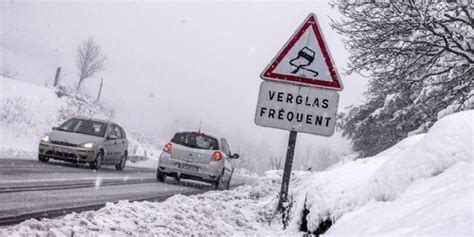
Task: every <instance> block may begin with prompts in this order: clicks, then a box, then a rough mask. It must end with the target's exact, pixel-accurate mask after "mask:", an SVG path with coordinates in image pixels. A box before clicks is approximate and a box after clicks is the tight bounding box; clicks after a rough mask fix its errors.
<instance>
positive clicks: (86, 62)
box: [76, 38, 106, 90]
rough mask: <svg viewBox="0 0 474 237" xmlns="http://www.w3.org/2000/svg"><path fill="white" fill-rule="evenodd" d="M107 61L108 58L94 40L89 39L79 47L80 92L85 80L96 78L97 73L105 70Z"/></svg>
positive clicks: (77, 61) (77, 65)
mask: <svg viewBox="0 0 474 237" xmlns="http://www.w3.org/2000/svg"><path fill="white" fill-rule="evenodd" d="M105 59H106V57H105V56H104V55H103V54H102V51H101V48H100V45H98V44H96V43H95V42H94V39H93V38H89V39H88V40H87V41H84V42H82V44H81V45H79V46H78V47H77V54H76V67H77V69H78V76H79V83H78V84H77V89H78V90H79V88H80V87H81V84H82V82H83V81H84V80H86V79H88V78H91V77H94V76H95V75H96V74H97V73H99V72H101V71H103V70H104V62H105Z"/></svg>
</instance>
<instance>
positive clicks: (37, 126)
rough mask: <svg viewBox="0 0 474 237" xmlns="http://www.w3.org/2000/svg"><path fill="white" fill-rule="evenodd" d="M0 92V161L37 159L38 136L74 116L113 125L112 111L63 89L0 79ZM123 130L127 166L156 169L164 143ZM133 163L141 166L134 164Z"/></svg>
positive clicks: (83, 96) (132, 131) (76, 93)
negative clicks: (104, 121)
mask: <svg viewBox="0 0 474 237" xmlns="http://www.w3.org/2000/svg"><path fill="white" fill-rule="evenodd" d="M0 92H1V93H0V108H1V110H0V132H1V134H0V158H22V159H36V155H37V148H38V147H37V146H38V142H39V139H40V138H41V136H43V135H44V134H45V133H47V132H49V131H51V127H54V126H58V125H59V124H61V123H62V122H64V121H65V120H66V119H68V118H70V117H73V116H82V117H91V118H98V119H110V120H113V121H114V112H113V110H112V109H110V108H108V107H106V106H104V105H103V104H101V103H96V102H94V101H93V100H92V99H91V98H89V97H87V96H85V95H83V94H80V93H78V92H76V91H71V90H68V89H65V88H54V87H45V86H38V85H34V84H31V83H27V82H23V81H19V80H13V79H9V78H6V77H2V76H0ZM116 122H120V121H116ZM125 130H126V131H127V136H128V140H129V144H130V145H129V155H130V156H131V157H130V158H131V159H130V160H131V161H132V162H129V163H128V165H135V166H151V167H156V162H157V159H158V157H159V154H160V152H161V147H160V146H161V144H162V143H163V142H162V141H157V140H156V139H154V138H151V137H148V136H145V135H143V134H140V133H139V132H136V131H134V130H131V129H127V127H125ZM144 157H146V158H150V159H143V158H144ZM135 160H140V161H141V162H136V163H133V161H135Z"/></svg>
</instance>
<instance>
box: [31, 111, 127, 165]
mask: <svg viewBox="0 0 474 237" xmlns="http://www.w3.org/2000/svg"><path fill="white" fill-rule="evenodd" d="M127 148H128V141H127V136H126V134H125V131H124V130H123V128H122V127H120V126H119V125H117V124H115V123H112V122H110V121H104V120H97V119H86V118H71V119H69V120H67V121H66V122H64V123H63V124H61V125H60V126H59V127H54V128H53V131H52V132H49V133H47V134H46V135H45V136H43V137H42V138H41V141H40V144H39V149H38V159H39V161H41V162H48V160H49V159H57V160H64V161H70V162H74V163H89V164H90V166H91V168H93V169H99V168H100V166H101V165H107V164H109V165H115V168H116V169H117V170H123V168H124V167H125V163H126V162H127V155H128V153H127Z"/></svg>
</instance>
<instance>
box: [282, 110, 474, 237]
mask: <svg viewBox="0 0 474 237" xmlns="http://www.w3.org/2000/svg"><path fill="white" fill-rule="evenodd" d="M473 115H474V111H465V112H460V113H456V114H453V115H450V116H447V117H445V118H443V119H441V120H440V121H438V122H437V123H436V124H435V125H434V126H433V127H432V128H431V129H430V131H429V132H428V133H427V134H426V135H424V134H421V135H416V136H411V137H408V138H407V139H405V140H403V141H402V142H400V143H398V144H397V145H395V146H394V147H392V148H390V149H388V150H386V151H384V152H382V153H380V154H378V155H376V156H374V157H370V158H366V159H359V160H356V161H354V162H349V163H347V164H344V165H341V166H336V167H334V168H332V169H330V170H328V171H325V172H320V173H315V174H314V175H313V176H312V177H310V178H308V179H307V180H305V181H304V182H302V183H301V184H299V185H295V186H294V188H293V189H292V192H293V195H295V196H296V205H295V206H296V210H295V213H296V215H295V218H293V220H292V222H291V225H290V228H291V229H292V230H293V231H296V230H298V229H299V227H300V225H301V223H302V219H301V213H302V212H303V209H304V207H305V205H306V208H307V209H308V210H309V214H308V216H307V218H306V220H307V221H308V229H309V230H310V231H315V230H316V229H317V228H318V226H319V224H320V223H321V222H323V221H325V220H327V219H330V220H332V221H333V222H334V221H335V222H336V223H337V222H338V219H339V218H341V217H342V216H344V214H345V213H348V212H351V211H353V210H356V209H358V208H360V207H362V206H363V205H365V204H366V203H368V202H373V201H374V200H375V201H393V200H397V198H398V197H399V196H400V195H401V194H403V193H404V192H405V190H406V189H407V188H408V187H410V186H411V185H413V184H414V183H415V182H417V181H418V180H420V179H431V178H433V177H435V176H437V175H440V174H442V173H443V172H444V171H445V170H446V169H448V168H449V167H451V166H453V165H455V164H456V163H460V162H463V163H464V164H467V165H468V167H471V166H472V160H473V157H474V155H473V150H474V149H473V143H472V142H473V126H472V125H473ZM467 171H470V173H467V174H465V176H463V177H460V178H461V179H468V178H469V177H471V179H472V169H468V170H467ZM458 181H459V180H453V182H458ZM466 188H467V189H466V190H464V192H465V193H468V192H472V190H473V187H472V182H471V185H468V186H467V187H466ZM456 195H460V194H456ZM305 200H306V202H305ZM469 204H470V203H466V202H460V203H458V205H459V207H461V208H464V209H468V210H472V206H471V205H469ZM454 215H455V214H454ZM372 218H378V217H376V216H372ZM468 220H469V221H471V222H472V217H471V218H470V219H468ZM387 224H388V223H387ZM394 228H396V227H394ZM448 231H449V230H448ZM462 231H464V233H466V231H468V232H469V231H471V230H470V229H465V228H464V229H463V230H462ZM352 233H353V232H347V233H345V234H352ZM382 233H383V232H382ZM416 233H417V232H416V231H414V234H416ZM361 234H365V233H361ZM379 234H380V233H379Z"/></svg>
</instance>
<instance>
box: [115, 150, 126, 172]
mask: <svg viewBox="0 0 474 237" xmlns="http://www.w3.org/2000/svg"><path fill="white" fill-rule="evenodd" d="M125 163H127V152H125V153H124V154H123V156H122V159H120V163H118V164H116V165H115V169H117V170H123V168H125Z"/></svg>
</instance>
